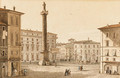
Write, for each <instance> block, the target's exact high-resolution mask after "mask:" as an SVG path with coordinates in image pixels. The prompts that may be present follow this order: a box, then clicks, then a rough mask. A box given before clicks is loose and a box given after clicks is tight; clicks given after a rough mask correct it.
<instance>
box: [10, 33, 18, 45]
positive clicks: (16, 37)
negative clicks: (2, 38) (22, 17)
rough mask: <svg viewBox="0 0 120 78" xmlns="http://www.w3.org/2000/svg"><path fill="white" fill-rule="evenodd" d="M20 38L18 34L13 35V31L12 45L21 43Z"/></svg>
mask: <svg viewBox="0 0 120 78" xmlns="http://www.w3.org/2000/svg"><path fill="white" fill-rule="evenodd" d="M18 38H19V36H18V34H15V35H13V33H11V45H12V46H13V45H16V46H17V45H19V41H18Z"/></svg>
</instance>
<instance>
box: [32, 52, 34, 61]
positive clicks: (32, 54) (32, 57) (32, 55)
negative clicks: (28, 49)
mask: <svg viewBox="0 0 120 78" xmlns="http://www.w3.org/2000/svg"><path fill="white" fill-rule="evenodd" d="M32 61H34V54H33V53H32Z"/></svg>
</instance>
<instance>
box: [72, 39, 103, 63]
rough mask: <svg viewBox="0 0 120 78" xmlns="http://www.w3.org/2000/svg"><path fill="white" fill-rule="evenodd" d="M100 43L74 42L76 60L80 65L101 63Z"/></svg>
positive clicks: (90, 41) (88, 41) (89, 41)
mask: <svg viewBox="0 0 120 78" xmlns="http://www.w3.org/2000/svg"><path fill="white" fill-rule="evenodd" d="M100 52H101V51H100V43H99V42H95V41H92V40H89V39H88V40H83V41H75V42H74V59H75V61H76V62H78V63H86V64H87V63H90V64H92V63H100Z"/></svg>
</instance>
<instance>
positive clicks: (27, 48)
mask: <svg viewBox="0 0 120 78" xmlns="http://www.w3.org/2000/svg"><path fill="white" fill-rule="evenodd" d="M47 37H48V40H47V44H48V49H49V52H51V49H52V48H56V39H57V34H54V33H49V32H48V34H47ZM21 45H22V54H21V57H22V62H29V63H31V62H39V61H40V59H41V58H42V57H41V52H42V32H41V31H33V30H24V29H22V30H21ZM51 53H52V52H51ZM50 55H51V56H50V60H52V59H53V58H54V54H50Z"/></svg>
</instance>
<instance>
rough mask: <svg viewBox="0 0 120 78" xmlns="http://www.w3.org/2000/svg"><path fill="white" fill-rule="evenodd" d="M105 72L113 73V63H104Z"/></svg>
mask: <svg viewBox="0 0 120 78" xmlns="http://www.w3.org/2000/svg"><path fill="white" fill-rule="evenodd" d="M104 72H105V73H107V74H108V73H109V74H111V73H112V65H110V64H106V65H104Z"/></svg>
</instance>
